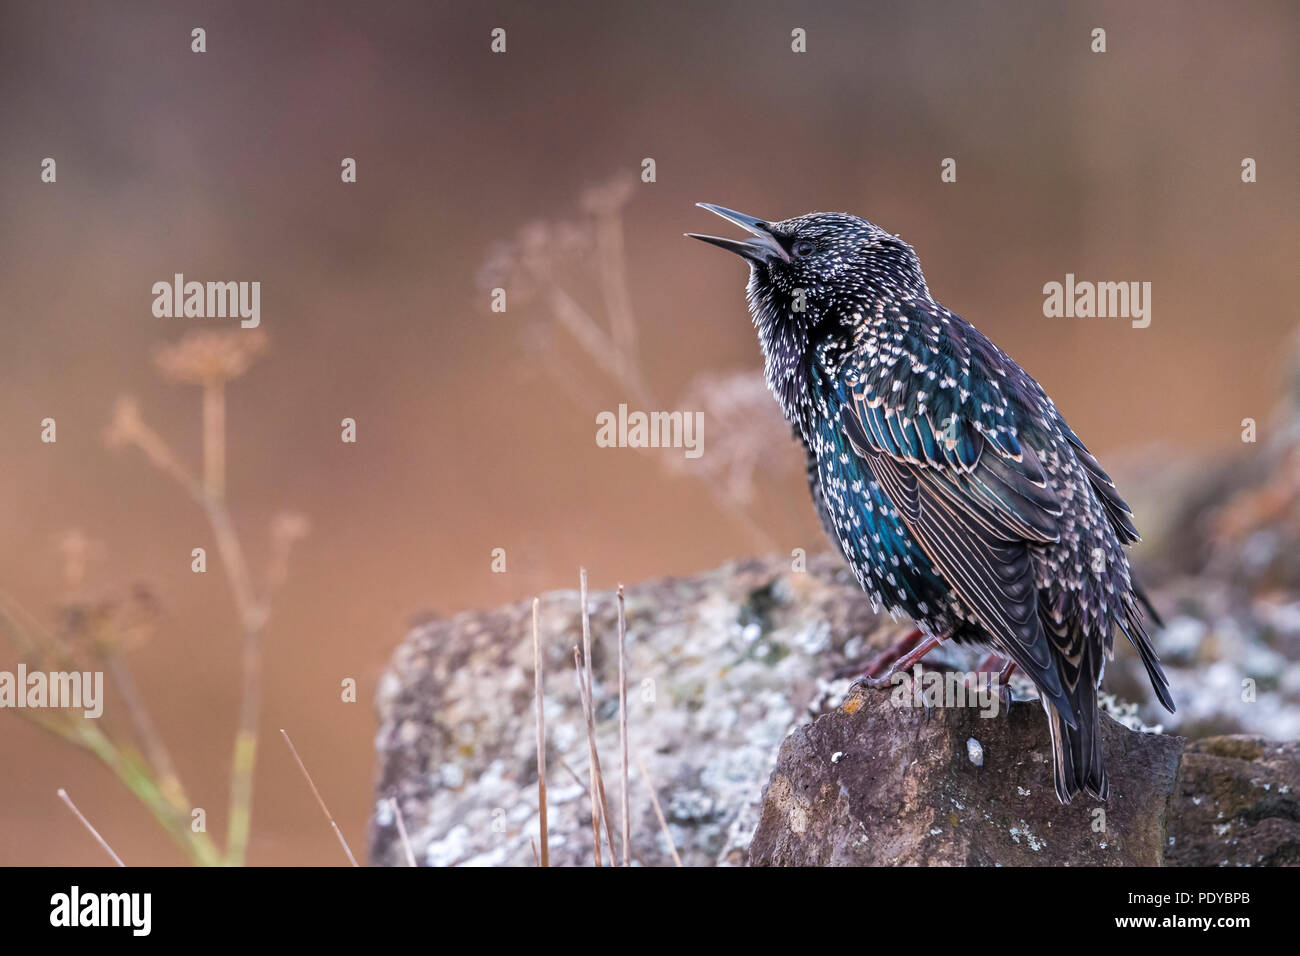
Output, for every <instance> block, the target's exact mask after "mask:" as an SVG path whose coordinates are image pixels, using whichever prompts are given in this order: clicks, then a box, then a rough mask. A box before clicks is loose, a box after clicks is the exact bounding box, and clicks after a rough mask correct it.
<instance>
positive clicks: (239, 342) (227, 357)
mask: <svg viewBox="0 0 1300 956" xmlns="http://www.w3.org/2000/svg"><path fill="white" fill-rule="evenodd" d="M266 347H267V337H266V333H265V332H263V331H262V330H261V329H252V330H244V329H241V330H230V331H224V332H190V333H189V334H188V335H186V336H184V337H183V338H182V339H181V340H180V341H179V342H176V343H175V344H173V345H165V346H162V347H160V348H159V349H158V350H157V352H156V353H155V355H154V364H155V365H157V366H158V371H159V372H161V373H162V375H163V377H164V378H166V379H169V380H170V381H173V382H181V383H183V384H187V385H215V384H219V383H221V382H227V381H229V380H230V379H232V378H238V377H239V376H241V375H243V374H244V373H245V372H246V371H248V368H249V366H251V365H252V364H253V362H255V361H256V360H257V359H259V358H261V356H262V355H263V354H265V352H266Z"/></svg>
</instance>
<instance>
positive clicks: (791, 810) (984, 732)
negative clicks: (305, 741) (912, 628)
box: [370, 555, 1300, 866]
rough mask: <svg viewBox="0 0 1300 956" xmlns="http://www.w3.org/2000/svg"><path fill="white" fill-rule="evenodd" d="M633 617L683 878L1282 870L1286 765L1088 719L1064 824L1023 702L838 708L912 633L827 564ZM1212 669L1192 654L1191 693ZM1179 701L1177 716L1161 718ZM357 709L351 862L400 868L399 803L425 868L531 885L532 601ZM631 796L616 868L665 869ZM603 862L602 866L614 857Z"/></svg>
mask: <svg viewBox="0 0 1300 956" xmlns="http://www.w3.org/2000/svg"><path fill="white" fill-rule="evenodd" d="M1159 599H1160V595H1157V600H1158V601H1159ZM578 603H579V602H578V595H577V593H576V592H573V591H565V592H556V593H552V594H547V595H544V596H543V597H542V598H541V638H542V645H543V648H544V663H545V667H544V671H545V674H544V677H545V682H544V699H545V708H546V739H547V762H548V774H547V776H548V800H547V804H548V813H549V826H548V832H549V835H550V839H549V848H550V856H551V862H552V863H553V864H554V865H590V863H591V862H592V855H593V854H592V845H591V844H592V831H591V808H590V802H589V800H588V798H587V796H586V787H587V778H588V769H587V767H588V746H587V736H586V729H585V722H584V720H583V717H582V711H581V706H580V703H579V698H578V694H577V689H576V683H575V676H574V664H573V656H572V649H573V647H574V645H575V644H577V643H579V642H580V640H581V637H580V634H581V631H580V624H581V622H580V616H579V607H578ZM590 607H591V612H592V640H593V654H592V658H593V669H594V683H595V698H596V736H597V740H598V745H599V752H600V758H601V762H602V769H603V772H604V780H605V789H606V796H607V800H608V805H609V812H610V817H611V823H612V825H613V829H614V831H615V834H616V835H617V834H618V833H619V832H621V829H622V827H621V815H620V801H619V796H620V784H621V773H620V769H619V745H618V687H617V679H618V667H617V646H616V643H615V640H616V638H615V635H616V603H615V599H614V595H613V594H612V593H609V592H593V593H592V594H591V595H590ZM627 613H628V640H627V655H628V710H629V720H628V723H629V736H630V738H631V743H632V750H633V752H634V753H636V754H638V755H639V756H640V758H641V760H642V761H643V762H644V764H645V767H646V769H647V771H648V773H649V783H651V784H652V785H653V792H654V794H655V795H656V797H657V799H658V802H659V805H660V808H661V809H662V812H663V814H664V816H665V818H666V830H667V833H669V834H671V838H672V842H673V844H674V846H675V848H676V850H677V852H678V854H679V855H680V858H681V860H682V862H683V863H684V864H686V865H688V866H707V865H715V864H745V863H751V864H757V865H811V864H870V863H889V864H893V863H915V864H1016V865H1023V864H1070V865H1129V866H1147V865H1161V864H1164V865H1196V864H1285V863H1296V862H1297V861H1298V860H1300V850H1298V847H1300V806H1298V805H1297V801H1296V792H1297V791H1296V788H1297V786H1298V785H1300V781H1298V780H1297V777H1298V776H1300V771H1298V770H1297V767H1298V766H1300V760H1298V755H1297V748H1296V745H1295V744H1283V745H1279V744H1274V743H1269V742H1267V741H1264V740H1263V739H1261V738H1259V737H1214V738H1210V739H1206V740H1201V741H1197V742H1194V743H1191V744H1187V743H1186V741H1184V740H1183V739H1182V738H1180V737H1170V736H1165V735H1162V734H1159V733H1142V732H1139V731H1140V730H1142V729H1144V725H1143V722H1142V718H1141V716H1139V715H1138V714H1137V713H1136V709H1135V708H1134V707H1132V706H1124V705H1120V704H1117V703H1115V702H1113V701H1112V700H1111V699H1110V698H1109V696H1107V697H1105V698H1103V703H1104V705H1105V706H1106V707H1107V708H1109V710H1110V712H1111V713H1112V714H1114V715H1116V716H1118V717H1119V721H1120V722H1117V721H1115V720H1112V719H1110V718H1104V721H1103V724H1104V726H1103V736H1104V740H1105V745H1106V751H1107V760H1108V764H1107V765H1108V768H1109V772H1110V779H1111V799H1110V801H1109V803H1108V804H1107V805H1105V806H1104V807H1102V806H1100V805H1096V804H1094V803H1093V802H1091V801H1089V800H1087V799H1086V798H1082V797H1081V798H1077V799H1076V800H1075V802H1074V804H1073V805H1071V806H1069V807H1062V806H1060V805H1059V804H1058V803H1057V802H1056V797H1055V793H1054V791H1053V788H1052V776H1051V761H1050V755H1049V752H1048V735H1047V727H1046V721H1045V718H1044V716H1043V713H1042V710H1041V708H1040V707H1039V706H1038V704H1037V702H1028V701H1025V700H1017V701H1014V702H1013V703H1012V705H1011V707H1010V709H1009V711H1008V710H1003V711H1002V712H1001V713H999V714H998V715H997V716H990V717H988V718H982V717H980V716H979V711H978V710H976V709H973V708H968V707H947V708H936V709H933V710H932V711H931V712H930V714H929V716H928V717H927V716H926V712H925V710H924V709H923V708H898V707H895V706H893V705H892V704H891V694H890V693H889V692H886V691H883V690H857V689H855V690H854V691H853V692H852V693H850V694H849V696H848V697H847V698H846V697H845V693H846V692H847V691H848V690H849V679H848V676H847V675H856V674H857V673H860V672H861V670H862V668H863V666H864V664H865V662H866V661H867V660H868V659H869V658H870V657H872V656H873V655H874V654H875V653H877V652H878V651H879V650H880V649H881V648H882V647H883V646H885V645H886V644H888V643H889V642H890V641H892V640H893V639H894V638H895V637H897V636H898V635H900V634H901V633H902V632H904V631H905V630H906V629H907V627H908V623H907V622H899V623H897V624H895V623H893V622H891V621H890V620H889V618H887V617H886V618H883V619H882V618H881V617H878V616H877V615H876V614H875V613H874V612H873V611H872V609H871V606H870V604H869V602H868V601H867V599H866V598H865V596H864V595H863V594H862V592H861V591H860V590H859V589H858V586H857V584H856V583H855V582H854V581H853V580H852V578H851V577H850V576H849V574H848V572H847V571H846V570H845V569H844V568H843V566H842V563H841V562H840V560H839V559H838V558H837V557H835V556H831V555H823V556H819V557H814V558H812V559H810V561H809V565H808V570H807V571H806V572H797V571H792V570H791V567H790V565H789V563H788V562H787V561H785V560H783V559H769V560H751V561H745V562H738V563H735V564H730V565H727V566H724V567H722V568H719V569H718V570H716V571H713V572H709V573H706V574H702V575H698V576H696V577H692V578H687V579H666V580H662V581H654V582H649V583H647V584H644V585H639V586H637V587H634V588H630V589H629V590H628V591H627ZM1177 626H1178V627H1181V628H1182V629H1183V630H1184V631H1185V632H1186V633H1187V635H1188V636H1189V638H1190V637H1196V640H1195V641H1191V640H1189V641H1185V643H1188V644H1189V648H1188V649H1185V651H1184V653H1186V654H1188V655H1191V654H1193V653H1199V652H1196V651H1195V650H1194V648H1192V647H1191V645H1197V646H1199V645H1201V644H1203V641H1202V639H1201V637H1200V636H1198V635H1199V634H1200V632H1199V631H1197V632H1193V630H1192V627H1191V625H1189V624H1187V623H1186V622H1181V623H1180V624H1179V625H1177ZM1175 636H1177V634H1176V635H1175ZM1160 639H1161V636H1160V635H1157V639H1156V642H1157V646H1158V647H1159V646H1160ZM1175 650H1177V648H1175ZM1127 652H1128V649H1127V648H1122V649H1121V651H1120V653H1121V656H1122V655H1123V654H1125V653H1127ZM1116 663H1117V664H1118V663H1119V660H1118V659H1117V661H1116ZM927 664H933V666H935V667H936V668H937V667H940V666H942V665H944V664H946V665H948V666H949V667H953V668H955V669H956V670H958V671H969V670H971V669H973V668H974V666H975V660H974V658H973V656H971V655H970V654H969V653H966V652H964V651H963V649H961V648H954V647H951V646H948V645H945V646H944V647H943V648H941V649H940V651H938V652H936V653H935V654H933V655H931V658H929V659H927ZM1206 666H1207V665H1206V664H1205V663H1204V662H1202V661H1196V662H1195V663H1193V661H1192V658H1190V657H1189V663H1188V670H1192V669H1196V668H1204V667H1206ZM1017 687H1018V688H1019V690H1020V692H1021V695H1022V696H1024V695H1025V694H1026V693H1027V691H1028V686H1027V685H1025V684H1020V685H1017ZM1233 693H1234V696H1240V695H1239V694H1236V691H1235V689H1234V692H1233ZM1260 699H1261V700H1263V697H1262V696H1261V698H1260ZM1193 703H1194V702H1193V701H1190V700H1185V699H1180V700H1179V705H1180V710H1181V709H1182V708H1183V707H1184V706H1188V707H1189V709H1191V704H1193ZM377 706H378V711H379V719H380V729H379V733H378V735H377V738H376V748H377V751H378V756H379V772H378V778H377V782H376V802H375V812H374V815H373V817H372V821H371V827H370V860H371V862H373V863H375V864H378V865H403V864H404V862H405V857H404V852H403V849H402V847H401V844H400V840H399V837H398V832H397V827H396V820H395V817H394V815H393V813H392V810H391V806H390V804H389V801H388V798H389V797H395V798H396V800H397V802H398V805H399V807H400V809H401V811H402V819H403V822H404V824H405V826H406V829H407V831H408V834H409V838H410V842H411V845H412V848H413V851H414V853H415V855H416V859H417V862H419V863H420V864H421V865H532V863H533V840H534V839H535V837H536V835H537V832H538V812H537V773H536V743H535V741H536V736H535V724H534V699H533V651H532V631H531V602H522V603H519V604H515V605H511V606H507V607H502V608H498V609H495V610H491V611H483V612H468V613H465V614H460V615H458V616H456V617H454V618H451V619H449V620H444V621H429V622H425V623H422V624H420V625H419V626H417V627H415V628H414V629H413V630H412V631H411V633H410V634H409V635H408V636H407V638H406V640H405V641H404V642H403V643H402V645H401V646H400V647H399V648H398V649H397V651H396V652H395V653H394V655H393V660H392V666H391V667H390V669H389V670H388V672H386V673H385V675H384V677H383V679H382V680H381V682H380V686H379V690H378V695H377ZM1246 706H1249V705H1244V704H1243V707H1246ZM1254 706H1259V705H1258V704H1256V705H1254ZM819 715H820V716H819ZM814 718H815V719H814ZM1145 729H1151V728H1145ZM774 767H775V769H773V768H774ZM765 788H766V789H765ZM650 794H651V790H650V788H649V786H647V779H646V778H645V777H643V776H642V775H641V773H640V772H639V771H638V769H637V765H636V762H635V761H633V763H632V768H631V772H630V804H631V811H632V812H631V818H632V820H631V830H632V839H631V844H632V858H633V860H634V862H636V863H638V864H641V865H647V866H656V865H672V862H673V860H672V854H671V850H670V847H669V844H668V838H667V836H666V835H665V828H664V827H662V826H661V825H660V823H659V820H658V816H657V815H656V812H655V808H654V805H653V804H652V802H651V799H650ZM620 853H621V849H620ZM602 855H603V857H604V859H605V861H606V862H608V855H609V850H608V846H605V847H604V848H603V849H602Z"/></svg>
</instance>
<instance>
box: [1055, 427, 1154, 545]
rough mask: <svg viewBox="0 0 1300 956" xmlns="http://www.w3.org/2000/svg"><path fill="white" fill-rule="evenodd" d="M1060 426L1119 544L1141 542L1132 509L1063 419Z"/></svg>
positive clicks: (1099, 463)
mask: <svg viewBox="0 0 1300 956" xmlns="http://www.w3.org/2000/svg"><path fill="white" fill-rule="evenodd" d="M1060 425H1061V431H1062V432H1064V433H1065V437H1066V438H1067V439H1068V440H1069V442H1070V445H1071V446H1072V447H1073V449H1074V457H1075V458H1077V459H1079V461H1080V462H1081V463H1082V464H1083V467H1084V470H1086V471H1087V472H1088V483H1089V484H1091V485H1092V488H1093V491H1095V492H1096V493H1097V497H1098V498H1099V499H1100V500H1101V504H1102V507H1104V508H1105V509H1106V516H1107V517H1108V518H1109V519H1110V523H1111V527H1113V528H1114V529H1115V534H1116V536H1118V538H1119V540H1120V542H1121V543H1122V544H1132V543H1133V542H1135V541H1138V540H1141V539H1140V538H1139V537H1138V531H1137V526H1136V525H1134V524H1133V511H1132V509H1130V508H1129V506H1128V502H1127V501H1125V500H1124V499H1123V498H1121V497H1120V494H1119V489H1118V488H1116V487H1115V482H1114V481H1112V480H1111V477H1110V475H1108V474H1106V471H1105V469H1104V468H1102V467H1101V462H1099V461H1097V459H1096V458H1094V457H1093V455H1092V452H1090V451H1088V448H1087V446H1086V445H1084V443H1083V441H1082V440H1080V438H1079V436H1078V435H1076V434H1075V433H1074V430H1073V429H1071V428H1070V426H1069V425H1067V424H1066V423H1065V421H1064V419H1062V420H1061V422H1060Z"/></svg>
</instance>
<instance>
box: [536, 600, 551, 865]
mask: <svg viewBox="0 0 1300 956" xmlns="http://www.w3.org/2000/svg"><path fill="white" fill-rule="evenodd" d="M540 613H541V601H539V600H538V599H537V598H533V697H534V698H535V699H536V704H537V829H538V835H539V836H540V838H541V843H542V851H541V858H540V864H539V865H541V866H550V865H551V861H550V847H549V841H548V839H547V828H546V715H545V713H543V707H542V700H543V699H542V687H543V685H544V680H543V677H544V675H543V673H542V666H543V664H542V637H541V626H540V622H539V620H538V618H539V615H540ZM534 850H536V846H534Z"/></svg>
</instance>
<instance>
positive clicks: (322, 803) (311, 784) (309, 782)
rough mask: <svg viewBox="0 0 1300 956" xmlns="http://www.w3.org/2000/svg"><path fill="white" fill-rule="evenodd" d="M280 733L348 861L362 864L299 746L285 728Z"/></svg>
mask: <svg viewBox="0 0 1300 956" xmlns="http://www.w3.org/2000/svg"><path fill="white" fill-rule="evenodd" d="M280 733H281V734H283V735H284V742H285V743H286V744H288V745H289V751H290V753H292V754H293V759H294V760H295V761H297V763H298V769H299V770H301V771H302V775H303V776H304V777H306V778H307V786H309V787H311V792H312V794H313V795H314V796H315V797H316V802H317V803H318V804H320V809H321V813H323V814H325V819H326V820H328V821H329V823H330V829H332V830H333V831H334V835H335V836H336V837H338V838H339V845H340V846H342V847H343V852H344V853H346V854H347V855H348V862H349V863H351V864H352V865H353V866H360V865H361V864H359V863H358V862H357V858H356V857H355V856H353V855H352V848H351V847H350V846H348V841H347V840H345V839H343V831H342V830H340V829H339V825H338V824H337V823H335V822H334V817H333V815H332V814H331V813H330V808H329V807H327V806H325V800H324V799H323V798H322V797H321V795H320V791H319V790H317V789H316V781H315V780H313V779H312V778H311V774H310V773H308V772H307V765H306V764H305V763H303V762H302V758H301V757H299V756H298V748H297V747H295V746H294V745H293V741H292V740H290V739H289V735H288V733H286V732H285V730H284V729H283V728H281V729H280Z"/></svg>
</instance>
